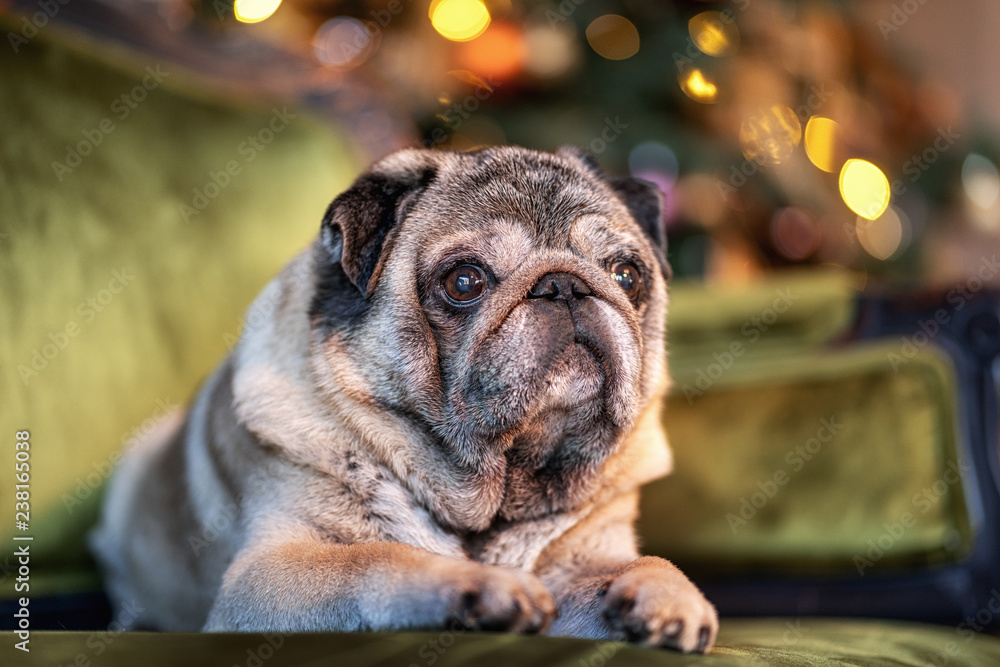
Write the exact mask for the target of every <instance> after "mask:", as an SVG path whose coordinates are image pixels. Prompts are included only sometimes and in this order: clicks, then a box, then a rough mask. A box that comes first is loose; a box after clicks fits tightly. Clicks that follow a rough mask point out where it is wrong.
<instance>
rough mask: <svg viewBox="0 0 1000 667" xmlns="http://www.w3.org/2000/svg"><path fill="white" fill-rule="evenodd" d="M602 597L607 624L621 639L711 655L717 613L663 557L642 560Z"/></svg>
mask: <svg viewBox="0 0 1000 667" xmlns="http://www.w3.org/2000/svg"><path fill="white" fill-rule="evenodd" d="M601 594H602V595H603V599H602V604H603V612H602V613H603V615H604V619H605V620H606V621H607V623H608V626H609V627H610V629H611V631H612V632H613V633H614V634H615V635H617V636H618V637H620V638H624V639H626V640H627V641H630V642H635V643H638V644H645V645H647V646H664V647H667V648H673V649H677V650H679V651H683V652H684V653H692V652H698V653H708V652H709V651H710V650H711V649H712V646H713V645H714V644H715V637H716V634H717V633H718V631H719V618H718V615H717V614H716V612H715V608H714V607H713V606H712V605H711V604H709V602H708V600H706V599H705V596H704V595H702V594H701V591H699V590H698V588H697V587H696V586H695V585H694V584H692V583H691V581H690V580H689V579H688V578H687V577H686V576H684V573H683V572H681V571H680V570H678V569H677V568H676V567H675V566H674V565H673V564H671V563H670V562H668V561H665V560H663V559H662V558H653V557H645V558H640V559H639V560H637V561H636V562H635V563H633V564H632V565H631V566H629V568H628V569H627V570H625V572H623V573H622V574H620V575H618V576H617V577H615V579H613V580H612V581H611V582H609V585H608V587H607V588H606V590H603V591H601Z"/></svg>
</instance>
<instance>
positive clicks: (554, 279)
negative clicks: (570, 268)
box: [528, 273, 593, 301]
mask: <svg viewBox="0 0 1000 667" xmlns="http://www.w3.org/2000/svg"><path fill="white" fill-rule="evenodd" d="M591 294H593V292H591V291H590V288H589V287H587V284H586V283H585V282H583V280H581V279H580V278H579V277H578V276H574V275H573V274H572V273H546V274H545V275H544V276H542V277H541V279H540V280H539V281H538V282H537V283H535V286H534V287H532V288H531V292H530V293H529V295H528V296H530V297H533V298H543V299H549V300H551V301H555V300H556V299H564V300H569V299H579V298H582V297H585V296H590V295H591Z"/></svg>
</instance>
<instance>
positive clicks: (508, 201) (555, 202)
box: [423, 149, 623, 245]
mask: <svg viewBox="0 0 1000 667" xmlns="http://www.w3.org/2000/svg"><path fill="white" fill-rule="evenodd" d="M427 194H428V195H431V196H428V197H424V198H423V201H424V202H426V203H427V204H428V206H429V207H430V208H431V212H438V213H440V214H445V213H447V214H449V215H454V216H456V219H455V222H456V226H462V225H464V224H472V225H475V224H476V221H477V220H484V219H489V220H501V219H502V220H509V221H517V222H518V223H520V224H521V225H524V226H525V227H526V228H527V230H528V231H529V232H531V233H532V235H533V236H534V237H535V241H536V243H539V244H540V245H548V244H553V243H554V244H558V243H560V242H562V241H564V240H565V239H566V238H567V236H568V234H569V231H570V225H571V223H572V222H573V221H574V220H577V219H578V218H580V217H582V216H584V215H593V216H602V217H612V216H616V215H617V216H621V215H622V213H623V212H622V210H621V207H620V205H617V206H616V204H617V202H616V201H615V200H614V197H613V195H612V194H611V192H610V191H609V189H608V188H607V186H606V185H605V184H604V183H603V182H602V181H601V180H600V179H599V178H597V177H596V176H595V175H594V174H593V173H591V172H589V171H588V170H587V169H586V168H585V167H583V166H582V165H578V164H574V162H573V161H571V160H568V159H565V158H561V157H558V156H555V155H551V154H543V153H533V152H528V151H517V150H511V149H493V150H485V151H481V152H479V153H473V154H468V155H463V156H461V159H460V161H459V164H457V165H453V166H452V167H451V168H450V169H444V170H442V172H441V173H440V174H439V177H438V178H437V179H436V180H435V181H434V182H433V183H432V184H431V186H430V187H429V188H428V192H427Z"/></svg>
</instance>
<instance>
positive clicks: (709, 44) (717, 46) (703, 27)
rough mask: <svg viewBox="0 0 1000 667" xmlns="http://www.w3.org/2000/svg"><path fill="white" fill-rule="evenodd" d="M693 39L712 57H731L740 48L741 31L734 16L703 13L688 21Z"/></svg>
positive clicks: (696, 44) (719, 13)
mask: <svg viewBox="0 0 1000 667" xmlns="http://www.w3.org/2000/svg"><path fill="white" fill-rule="evenodd" d="M688 32H689V33H690V35H691V39H692V40H694V43H695V46H697V47H698V48H699V49H701V51H702V52H703V53H706V54H708V55H710V56H716V57H720V58H721V57H723V56H731V55H733V54H734V53H736V52H737V51H738V50H739V48H740V31H739V28H737V27H736V23H735V22H734V19H733V17H732V16H727V15H725V14H723V13H722V12H716V11H709V12H702V13H701V14H698V15H697V16H695V17H693V18H692V19H691V20H690V21H688Z"/></svg>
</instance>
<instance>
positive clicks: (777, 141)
mask: <svg viewBox="0 0 1000 667" xmlns="http://www.w3.org/2000/svg"><path fill="white" fill-rule="evenodd" d="M801 140H802V125H801V124H800V123H799V119H798V117H797V116H796V115H795V112H794V111H792V110H791V109H789V108H788V107H786V106H782V105H780V104H775V105H773V106H772V107H771V108H769V109H763V110H761V111H758V112H757V113H755V114H754V115H752V116H750V117H749V118H747V119H746V120H745V121H743V124H742V125H741V126H740V148H741V149H742V150H743V157H745V158H746V159H748V160H752V161H754V162H756V163H757V164H762V165H768V166H774V165H778V164H781V163H782V162H784V161H785V160H787V159H788V158H789V157H791V155H792V151H793V150H795V147H796V146H798V145H799V141H801Z"/></svg>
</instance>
